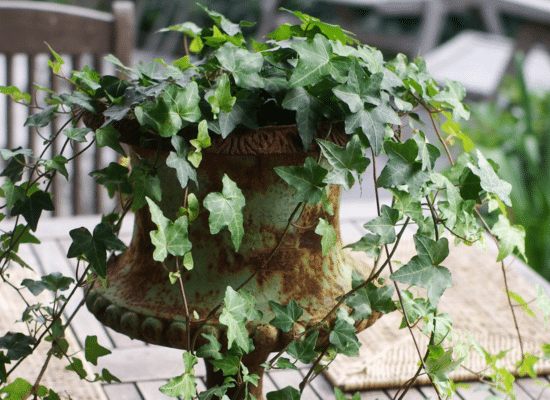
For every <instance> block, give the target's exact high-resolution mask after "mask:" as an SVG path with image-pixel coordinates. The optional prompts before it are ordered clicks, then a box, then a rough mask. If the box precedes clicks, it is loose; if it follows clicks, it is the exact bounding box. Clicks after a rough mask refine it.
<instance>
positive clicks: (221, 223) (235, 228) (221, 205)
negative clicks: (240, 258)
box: [203, 174, 245, 251]
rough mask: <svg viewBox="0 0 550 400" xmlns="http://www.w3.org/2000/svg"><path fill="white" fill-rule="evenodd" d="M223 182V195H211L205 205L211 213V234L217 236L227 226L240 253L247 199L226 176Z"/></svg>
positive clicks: (207, 197)
mask: <svg viewBox="0 0 550 400" xmlns="http://www.w3.org/2000/svg"><path fill="white" fill-rule="evenodd" d="M222 182H223V189H222V193H217V192H211V193H209V194H208V195H207V196H206V197H205V199H204V202H203V205H204V207H205V208H206V209H207V210H208V211H210V216H209V217H208V223H209V225H210V233H212V234H214V235H215V234H217V233H218V232H220V231H221V230H222V229H223V228H224V227H226V226H227V228H228V229H229V232H231V238H232V240H233V245H234V246H235V250H236V251H239V247H240V245H241V242H242V238H243V236H244V228H243V214H242V209H243V207H244V206H245V199H244V196H243V193H242V191H241V189H239V188H238V187H237V184H236V183H235V182H233V181H232V180H231V179H230V178H229V177H228V176H227V175H226V174H224V175H223V178H222Z"/></svg>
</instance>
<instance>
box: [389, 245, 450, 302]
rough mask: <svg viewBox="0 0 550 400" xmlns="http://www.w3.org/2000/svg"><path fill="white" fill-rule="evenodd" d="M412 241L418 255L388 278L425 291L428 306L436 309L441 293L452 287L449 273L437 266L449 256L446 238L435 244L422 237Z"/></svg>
mask: <svg viewBox="0 0 550 400" xmlns="http://www.w3.org/2000/svg"><path fill="white" fill-rule="evenodd" d="M414 240H415V245H416V250H417V252H418V255H416V256H414V257H413V258H412V259H411V260H410V261H409V262H408V263H407V264H406V265H404V266H402V267H401V268H399V269H398V270H397V271H396V272H394V273H393V274H391V276H390V278H391V279H393V280H394V281H396V282H400V283H405V284H408V285H415V286H419V287H422V288H424V289H426V290H427V291H428V300H429V301H430V304H432V305H433V306H434V307H436V306H437V305H438V304H439V299H440V297H441V295H442V294H443V292H444V291H445V290H446V289H447V288H450V287H452V286H453V280H452V278H451V272H450V271H449V270H448V269H447V268H445V267H443V266H441V265H439V263H440V262H441V261H443V260H444V259H445V257H447V255H448V254H449V242H448V240H447V239H446V238H441V239H439V241H437V242H436V241H434V240H431V239H430V238H428V237H425V236H422V235H415V237H414Z"/></svg>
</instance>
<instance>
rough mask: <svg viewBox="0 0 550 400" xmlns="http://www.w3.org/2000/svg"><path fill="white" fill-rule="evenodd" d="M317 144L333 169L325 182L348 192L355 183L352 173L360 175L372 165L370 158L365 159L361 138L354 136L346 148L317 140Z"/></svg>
mask: <svg viewBox="0 0 550 400" xmlns="http://www.w3.org/2000/svg"><path fill="white" fill-rule="evenodd" d="M317 143H319V146H321V150H322V152H323V155H324V156H325V157H326V159H327V160H328V162H329V163H330V165H332V168H333V169H332V171H330V172H329V173H328V175H327V177H326V178H325V180H324V181H325V182H326V183H328V184H334V185H343V186H344V188H345V189H346V190H349V189H351V187H352V186H353V184H354V183H355V179H354V177H353V175H352V173H351V172H352V171H354V172H356V173H357V174H358V175H360V174H362V173H363V172H365V170H366V169H367V167H368V165H369V163H370V160H369V159H368V158H365V157H363V151H362V149H361V142H360V140H359V137H358V136H357V135H353V137H352V138H351V139H350V141H349V142H348V143H347V144H346V147H345V148H342V147H340V146H338V145H337V144H334V143H332V142H328V141H326V140H322V139H317Z"/></svg>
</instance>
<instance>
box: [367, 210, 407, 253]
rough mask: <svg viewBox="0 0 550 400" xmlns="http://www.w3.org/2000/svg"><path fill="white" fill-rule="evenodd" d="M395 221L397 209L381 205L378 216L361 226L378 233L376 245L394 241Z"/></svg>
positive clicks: (397, 214)
mask: <svg viewBox="0 0 550 400" xmlns="http://www.w3.org/2000/svg"><path fill="white" fill-rule="evenodd" d="M397 221H399V211H397V210H396V209H394V208H391V207H388V206H386V205H383V206H382V209H381V211H380V216H379V217H376V218H374V219H373V220H371V221H369V222H367V223H366V224H364V225H363V227H364V228H365V229H368V230H369V231H371V232H372V233H375V234H377V235H379V236H380V241H379V242H378V245H380V246H382V245H385V244H389V243H393V242H395V239H396V236H395V224H397Z"/></svg>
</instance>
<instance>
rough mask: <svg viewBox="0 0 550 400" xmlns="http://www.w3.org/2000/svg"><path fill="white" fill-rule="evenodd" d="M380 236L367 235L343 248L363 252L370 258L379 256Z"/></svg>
mask: <svg viewBox="0 0 550 400" xmlns="http://www.w3.org/2000/svg"><path fill="white" fill-rule="evenodd" d="M379 243H380V235H371V234H370V233H367V234H366V235H364V236H363V237H362V238H361V239H359V240H358V241H357V242H355V243H351V244H348V245H347V246H345V247H344V248H350V249H352V250H353V251H364V252H365V254H366V255H367V256H369V257H371V258H377V257H378V256H380V244H379Z"/></svg>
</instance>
